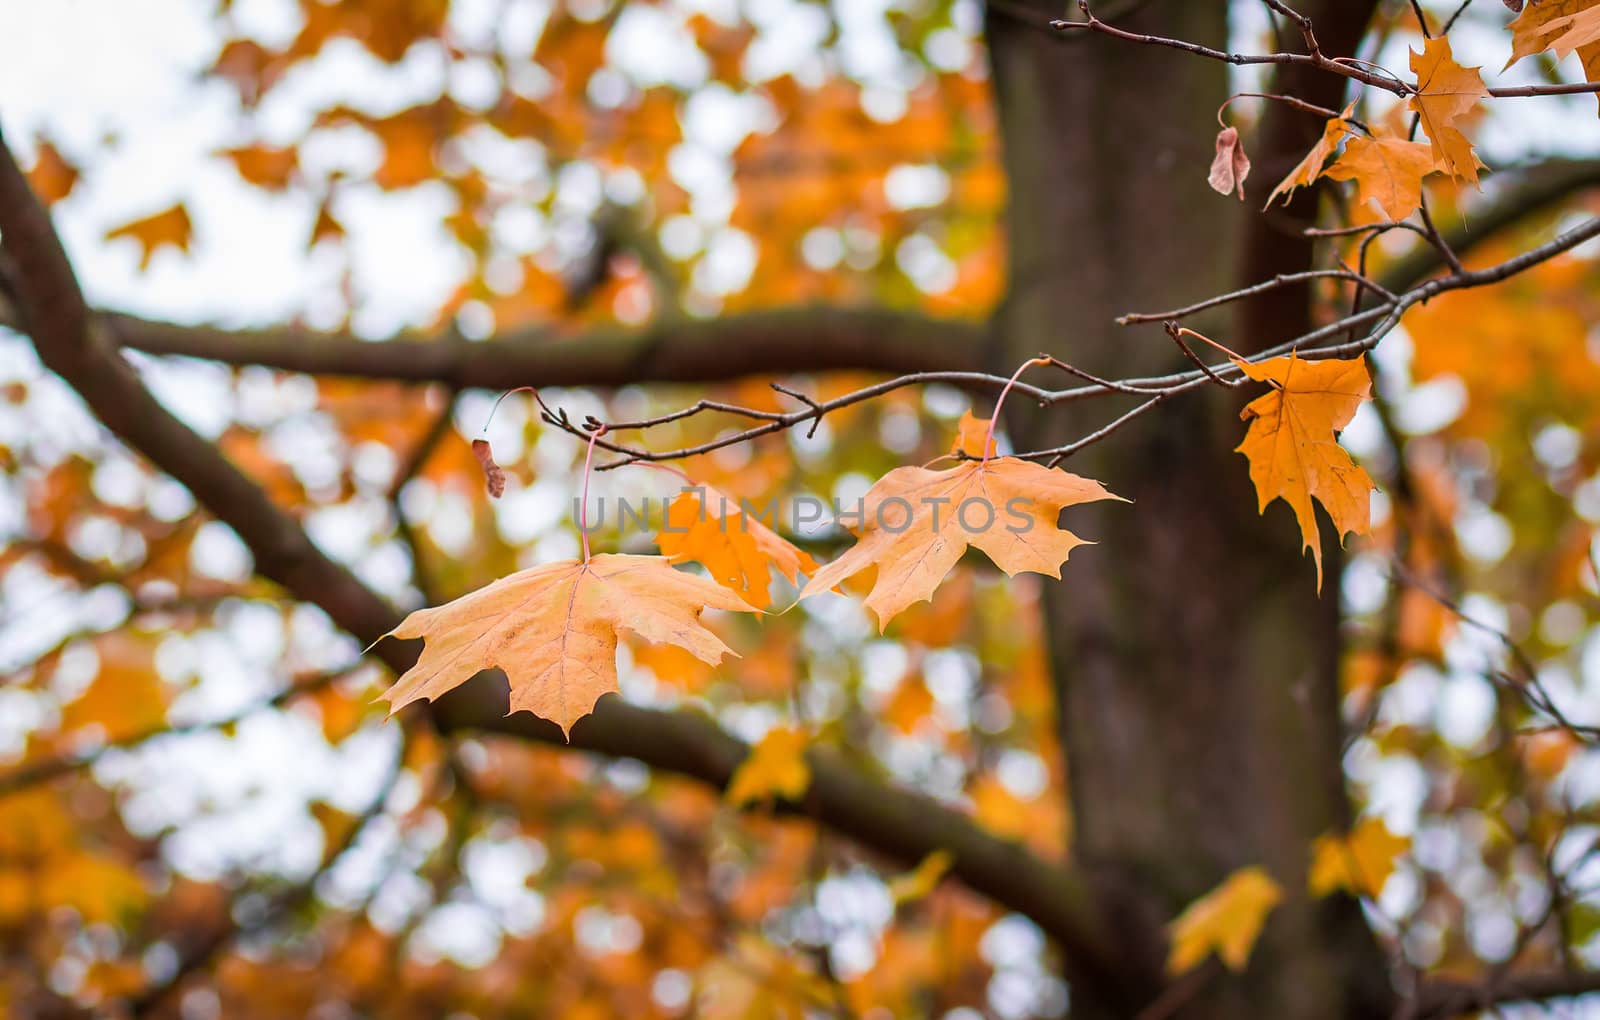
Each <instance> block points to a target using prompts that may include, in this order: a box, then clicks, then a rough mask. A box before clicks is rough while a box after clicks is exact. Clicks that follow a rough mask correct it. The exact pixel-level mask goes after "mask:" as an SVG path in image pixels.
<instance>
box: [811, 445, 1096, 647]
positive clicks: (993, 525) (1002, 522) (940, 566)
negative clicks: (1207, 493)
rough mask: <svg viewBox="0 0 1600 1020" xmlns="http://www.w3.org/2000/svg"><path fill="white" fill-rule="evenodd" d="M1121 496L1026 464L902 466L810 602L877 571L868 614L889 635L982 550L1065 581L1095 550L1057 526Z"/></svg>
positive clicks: (1010, 570) (1008, 567) (868, 501)
mask: <svg viewBox="0 0 1600 1020" xmlns="http://www.w3.org/2000/svg"><path fill="white" fill-rule="evenodd" d="M1101 499H1121V497H1120V496H1115V495H1112V494H1111V493H1110V492H1107V491H1106V489H1105V487H1104V486H1102V485H1101V484H1100V483H1099V482H1096V481H1093V480H1092V479H1088V478H1080V477H1078V476H1077V475H1073V474H1068V473H1067V472H1065V471H1058V470H1055V469H1052V468H1047V467H1044V466H1043V465H1040V464H1035V463H1033V462H1031V461H1026V460H1020V459H1018V458H1016V457H998V458H992V459H990V460H987V461H979V460H972V461H968V462H966V463H964V464H960V465H958V466H956V467H953V468H950V469H948V470H944V471H933V470H930V469H928V468H924V467H900V468H895V469H894V470H893V471H890V472H889V473H888V474H886V475H884V476H883V477H882V478H880V479H878V482H877V484H876V485H874V486H873V487H872V488H871V489H869V490H867V494H866V496H865V498H864V499H863V500H862V504H861V519H860V523H859V525H858V526H857V527H856V528H855V529H853V530H855V531H856V533H857V534H858V535H859V537H860V540H859V541H858V542H856V544H855V545H853V546H851V547H850V548H849V549H848V550H847V551H846V552H845V553H844V555H842V556H840V557H839V558H838V559H836V560H834V561H833V562H831V563H829V564H827V565H826V566H824V567H823V568H822V569H821V570H819V571H817V572H816V573H815V574H814V575H812V577H811V580H810V581H809V582H807V584H806V586H805V588H804V589H803V590H802V591H801V592H800V597H801V598H806V597H807V596H810V595H815V594H817V593H818V592H824V591H829V590H831V589H832V588H834V587H835V586H836V585H838V584H839V583H840V582H841V581H843V580H845V579H846V578H848V577H851V576H853V575H855V574H857V573H860V572H861V571H863V570H865V569H867V567H869V566H872V565H876V566H877V568H878V574H877V577H876V578H875V579H874V580H873V584H872V590H871V591H870V592H869V593H868V594H867V600H866V604H867V608H868V609H871V610H872V611H873V613H874V614H876V615H877V617H878V628H879V629H880V630H882V629H883V628H884V627H886V626H888V623H889V621H890V620H891V619H893V618H894V616H895V615H897V614H898V613H900V612H901V611H903V610H904V609H905V608H906V607H908V606H910V605H911V604H912V603H914V602H921V601H924V600H926V599H931V598H932V597H933V592H934V589H935V588H937V587H938V586H939V583H940V582H941V581H943V580H944V578H945V575H946V574H948V573H949V572H950V569H951V568H952V567H954V566H955V565H956V561H957V560H959V559H960V558H961V555H962V554H963V553H965V552H966V551H967V548H968V546H976V547H978V548H979V549H981V550H983V551H984V552H985V553H986V554H988V556H989V558H990V559H991V560H993V561H994V563H995V565H996V566H998V567H999V568H1000V569H1001V570H1004V571H1005V572H1006V573H1007V574H1013V575H1014V574H1017V573H1019V572H1022V571H1031V572H1033V573H1038V574H1046V575H1048V576H1050V577H1057V578H1059V577H1060V576H1061V564H1062V563H1064V562H1066V559H1067V555H1068V554H1069V553H1071V552H1072V550H1073V549H1074V548H1076V547H1077V546H1080V545H1083V544H1085V543H1084V541H1083V540H1082V539H1080V538H1079V537H1078V536H1076V535H1074V534H1073V533H1072V532H1070V531H1066V530H1064V529H1062V528H1058V527H1057V526H1056V521H1057V519H1058V517H1059V516H1060V513H1061V510H1062V508H1063V507H1069V506H1073V505H1075V504H1078V503H1088V502H1092V501H1095V500H1101Z"/></svg>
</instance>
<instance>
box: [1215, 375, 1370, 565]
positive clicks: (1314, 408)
mask: <svg viewBox="0 0 1600 1020" xmlns="http://www.w3.org/2000/svg"><path fill="white" fill-rule="evenodd" d="M1234 363H1235V364H1236V365H1238V366H1239V368H1240V369H1241V370H1243V372H1244V374H1245V375H1247V376H1249V377H1250V378H1251V379H1254V380H1255V381H1257V382H1268V383H1272V384H1273V390H1272V392H1271V393H1268V394H1266V395H1264V396H1261V397H1257V398H1256V399H1255V400H1253V401H1251V402H1250V403H1249V405H1247V406H1246V407H1245V409H1244V410H1243V411H1242V412H1240V415H1239V417H1240V418H1242V419H1243V420H1245V421H1249V422H1250V427H1249V429H1248V430H1247V431H1246V432H1245V437H1244V441H1243V442H1241V443H1240V444H1239V445H1238V447H1236V450H1237V452H1239V453H1243V454H1244V455H1245V456H1246V457H1247V458H1249V460H1250V480H1251V481H1252V482H1254V483H1255V487H1256V496H1257V498H1258V500H1259V502H1260V506H1259V510H1260V512H1262V513H1265V512H1266V509H1267V504H1268V503H1271V502H1272V501H1273V500H1274V499H1277V498H1279V497H1282V499H1283V501H1284V502H1285V503H1288V504H1289V506H1290V508H1291V509H1293V510H1294V515H1295V519H1296V520H1297V521H1299V522H1300V534H1301V535H1302V537H1303V538H1304V540H1305V548H1307V549H1310V550H1311V555H1312V557H1313V558H1315V560H1316V562H1317V590H1319V591H1320V590H1321V589H1322V540H1321V532H1320V531H1319V530H1318V526H1317V517H1316V511H1315V510H1313V509H1312V506H1311V499H1312V497H1313V496H1314V497H1316V499H1317V500H1318V501H1319V502H1321V503H1322V506H1323V508H1324V509H1325V510H1327V511H1328V516H1329V517H1330V518H1332V519H1333V523H1334V526H1335V527H1337V528H1338V529H1339V533H1340V535H1341V536H1342V535H1345V534H1348V533H1351V532H1357V533H1364V532H1366V531H1367V530H1369V528H1370V520H1371V518H1370V512H1371V508H1370V499H1369V497H1368V493H1369V492H1370V491H1371V490H1372V489H1374V488H1375V487H1376V486H1374V485H1373V484H1372V479H1371V478H1370V477H1368V475H1367V473H1366V472H1365V471H1364V470H1362V469H1361V467H1360V466H1359V465H1358V464H1356V462H1355V461H1354V460H1353V459H1351V457H1350V454H1349V453H1348V452H1347V451H1346V450H1345V449H1344V447H1342V446H1340V445H1339V443H1338V441H1337V440H1336V439H1335V437H1334V434H1335V433H1336V432H1338V431H1339V430H1340V429H1342V428H1344V427H1345V426H1346V425H1348V424H1350V419H1351V418H1352V417H1354V416H1355V413H1356V408H1358V407H1360V406H1361V402H1362V401H1364V400H1369V399H1371V394H1372V378H1371V377H1370V376H1369V375H1368V374H1367V366H1366V361H1365V359H1363V358H1355V359H1353V360H1348V361H1346V360H1335V359H1330V360H1327V361H1304V360H1302V359H1300V358H1298V357H1296V356H1295V355H1293V354H1290V355H1289V356H1288V357H1286V358H1272V359H1270V360H1267V361H1262V362H1259V363H1255V364H1252V363H1250V362H1247V361H1238V360H1235V362H1234Z"/></svg>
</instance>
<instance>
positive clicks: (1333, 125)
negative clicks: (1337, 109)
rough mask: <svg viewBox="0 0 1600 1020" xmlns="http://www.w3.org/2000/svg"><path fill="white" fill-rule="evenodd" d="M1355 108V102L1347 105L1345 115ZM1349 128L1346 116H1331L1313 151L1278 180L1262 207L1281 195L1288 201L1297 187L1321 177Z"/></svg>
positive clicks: (1264, 207) (1266, 206) (1270, 203)
mask: <svg viewBox="0 0 1600 1020" xmlns="http://www.w3.org/2000/svg"><path fill="white" fill-rule="evenodd" d="M1354 108H1355V107H1354V104H1351V105H1350V106H1347V107H1345V110H1344V112H1345V116H1349V114H1350V111H1351V110H1352V109H1354ZM1349 129H1350V126H1349V124H1347V123H1346V122H1345V119H1344V117H1332V118H1330V119H1329V120H1328V122H1327V123H1326V124H1324V125H1323V127H1322V137H1321V138H1319V139H1317V144H1315V145H1313V146H1312V147H1311V151H1310V152H1308V153H1306V156H1305V158H1304V159H1302V160H1301V161H1300V162H1299V163H1297V164H1296V165H1295V168H1294V169H1293V170H1290V171H1289V175H1288V176H1287V177H1285V178H1284V179H1283V180H1281V181H1279V182H1278V186H1277V187H1276V188H1273V189H1272V194H1270V195H1268V196H1267V204H1266V205H1264V206H1262V208H1263V209H1266V208H1268V207H1270V206H1271V205H1272V203H1273V202H1274V201H1276V200H1277V198H1278V196H1279V195H1282V196H1283V200H1284V201H1285V202H1288V201H1289V198H1290V197H1291V196H1292V195H1293V194H1294V191H1295V189H1296V188H1300V187H1305V186H1307V185H1310V184H1311V183H1312V182H1313V181H1315V180H1316V179H1317V178H1318V177H1321V176H1322V165H1323V164H1324V163H1326V162H1327V161H1328V157H1329V156H1331V155H1333V150H1335V149H1337V148H1338V147H1339V140H1340V139H1341V138H1343V137H1344V136H1345V132H1347V131H1348V130H1349Z"/></svg>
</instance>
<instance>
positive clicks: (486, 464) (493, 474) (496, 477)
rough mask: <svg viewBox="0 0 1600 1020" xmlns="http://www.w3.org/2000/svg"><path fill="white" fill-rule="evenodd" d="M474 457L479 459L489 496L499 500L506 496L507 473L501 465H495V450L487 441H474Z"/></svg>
mask: <svg viewBox="0 0 1600 1020" xmlns="http://www.w3.org/2000/svg"><path fill="white" fill-rule="evenodd" d="M472 455H473V456H474V457H476V458H478V466H479V467H482V468H483V482H484V485H486V486H487V487H488V489H489V495H491V496H493V497H494V498H495V499H499V498H500V497H501V496H504V495H505V494H506V472H505V469H504V468H502V467H501V466H500V465H499V464H496V463H495V460H494V450H493V449H491V448H490V446H489V441H488V440H487V439H474V440H473V441H472Z"/></svg>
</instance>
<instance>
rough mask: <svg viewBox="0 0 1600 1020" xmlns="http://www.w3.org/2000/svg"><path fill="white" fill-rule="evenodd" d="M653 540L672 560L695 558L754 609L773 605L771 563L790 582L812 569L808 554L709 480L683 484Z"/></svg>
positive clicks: (814, 562) (684, 561)
mask: <svg viewBox="0 0 1600 1020" xmlns="http://www.w3.org/2000/svg"><path fill="white" fill-rule="evenodd" d="M757 512H758V513H759V512H762V511H761V510H759V508H758V509H757ZM656 545H657V546H659V547H660V548H661V551H662V553H664V554H665V555H666V556H667V557H669V558H670V559H671V560H672V562H674V563H686V562H688V561H690V560H693V561H695V562H696V563H699V564H700V565H701V566H703V567H705V568H706V570H708V571H710V573H711V576H712V578H713V579H714V580H715V581H716V582H717V583H718V584H720V585H723V586H724V587H726V588H728V589H730V590H732V591H735V592H738V593H739V596H740V597H741V598H743V599H744V600H745V601H746V602H748V603H750V605H752V606H754V607H755V608H757V609H765V608H767V607H768V606H770V605H772V593H771V585H770V577H769V574H768V572H769V571H770V570H771V569H772V568H773V567H776V568H777V569H778V573H780V574H782V575H783V576H784V577H785V578H787V579H788V580H789V583H790V584H797V583H798V582H799V579H800V575H801V574H802V573H805V574H810V573H813V572H814V571H815V570H816V569H817V561H816V560H814V559H812V558H811V556H810V554H809V553H806V552H804V551H802V550H800V549H798V548H796V547H795V546H794V545H793V544H792V543H790V542H789V541H788V540H786V539H784V538H783V537H782V536H781V535H779V534H778V533H777V532H775V531H773V530H772V529H771V528H769V527H767V526H766V525H765V524H763V523H761V521H760V520H758V519H756V517H755V516H754V515H753V514H747V513H745V512H744V507H742V506H741V505H740V504H739V502H738V501H737V500H733V499H729V498H728V497H727V496H725V495H723V494H722V493H721V492H718V491H717V490H716V489H713V488H712V487H710V486H709V485H700V486H695V487H694V488H689V489H685V490H683V492H681V493H679V494H678V496H677V497H676V498H675V499H673V501H672V502H671V503H669V504H667V512H666V520H665V522H664V526H663V527H662V529H661V533H660V534H658V535H657V536H656Z"/></svg>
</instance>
